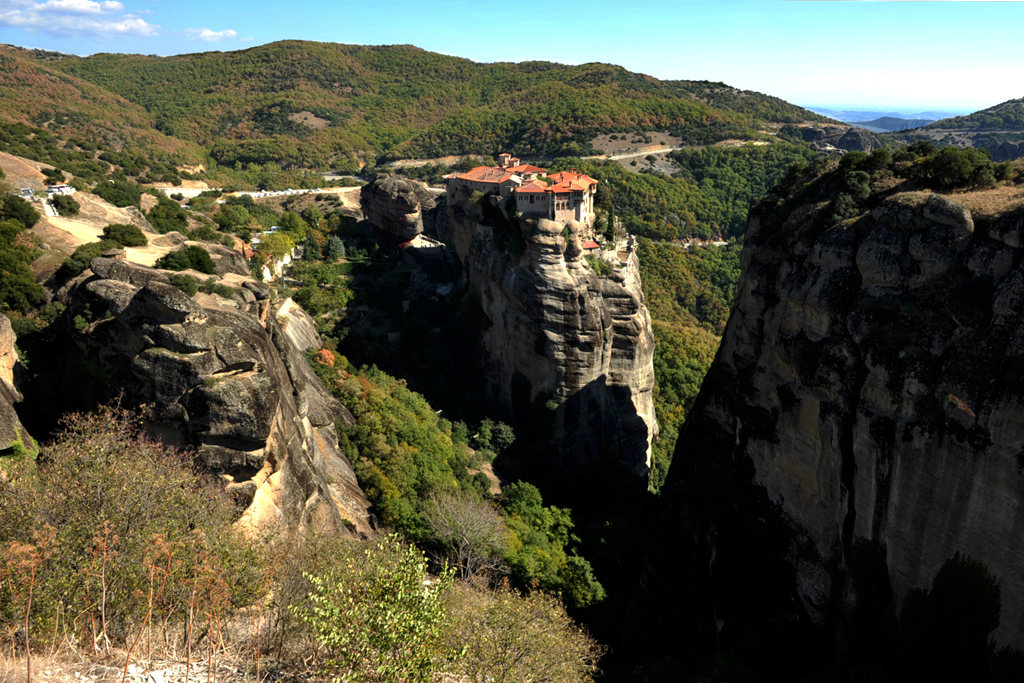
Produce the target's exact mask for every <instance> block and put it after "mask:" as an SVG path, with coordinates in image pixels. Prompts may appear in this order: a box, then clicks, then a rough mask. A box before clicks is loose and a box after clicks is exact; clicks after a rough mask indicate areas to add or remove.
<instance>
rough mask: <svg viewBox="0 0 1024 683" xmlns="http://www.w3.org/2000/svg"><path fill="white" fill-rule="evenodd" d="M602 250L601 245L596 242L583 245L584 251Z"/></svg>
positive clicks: (592, 241) (587, 242)
mask: <svg viewBox="0 0 1024 683" xmlns="http://www.w3.org/2000/svg"><path fill="white" fill-rule="evenodd" d="M600 248H601V245H600V244H598V243H597V242H595V241H594V240H587V241H586V242H584V243H583V251H594V250H595V249H600Z"/></svg>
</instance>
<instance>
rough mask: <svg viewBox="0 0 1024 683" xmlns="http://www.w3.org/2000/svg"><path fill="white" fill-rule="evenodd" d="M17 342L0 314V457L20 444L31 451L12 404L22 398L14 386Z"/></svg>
mask: <svg viewBox="0 0 1024 683" xmlns="http://www.w3.org/2000/svg"><path fill="white" fill-rule="evenodd" d="M15 341H17V339H16V337H15V334H14V329H12V328H11V321H10V320H8V319H7V316H5V315H3V314H2V313H0V455H4V454H6V453H7V452H11V451H13V449H14V448H16V445H17V444H21V446H22V448H24V449H25V450H26V451H32V450H33V449H34V445H33V442H32V437H31V436H29V433H28V431H26V430H25V427H24V426H23V425H22V424H21V420H20V419H19V418H18V414H17V413H16V412H15V411H14V404H15V403H20V402H21V399H22V396H21V392H20V391H18V389H17V387H16V386H15V381H14V373H15V369H16V367H17V365H18V353H17V351H16V350H15V348H14V343H15Z"/></svg>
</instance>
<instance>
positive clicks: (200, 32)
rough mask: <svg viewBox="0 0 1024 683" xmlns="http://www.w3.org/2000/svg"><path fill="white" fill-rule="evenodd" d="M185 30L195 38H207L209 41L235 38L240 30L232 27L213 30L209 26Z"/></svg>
mask: <svg viewBox="0 0 1024 683" xmlns="http://www.w3.org/2000/svg"><path fill="white" fill-rule="evenodd" d="M185 32H186V33H188V34H189V35H190V36H192V37H193V38H198V39H199V40H205V41H206V42H208V43H215V42H217V41H218V40H223V39H224V38H234V37H236V36H237V35H238V31H236V30H234V29H230V28H227V29H224V30H223V31H213V30H211V29H208V28H190V29H186V30H185Z"/></svg>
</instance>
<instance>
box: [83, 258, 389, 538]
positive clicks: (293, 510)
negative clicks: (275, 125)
mask: <svg viewBox="0 0 1024 683" xmlns="http://www.w3.org/2000/svg"><path fill="white" fill-rule="evenodd" d="M220 284H222V285H226V286H228V287H230V289H231V292H232V294H231V298H230V299H228V298H223V297H221V296H219V295H213V294H202V293H200V294H197V295H196V296H195V297H189V296H187V295H186V294H184V293H183V292H182V291H181V290H179V289H177V288H176V287H174V286H172V285H170V284H169V283H168V278H167V276H166V275H165V274H164V273H162V272H160V271H157V270H153V269H151V268H146V267H144V266H139V265H136V264H132V263H128V262H125V261H120V260H115V259H109V258H98V259H95V260H93V262H92V272H91V273H90V272H89V271H87V272H86V273H85V274H84V275H83V276H81V277H80V278H78V279H77V280H76V281H75V282H74V283H73V285H72V286H71V287H70V288H69V289H68V290H67V291H66V292H64V297H65V299H66V302H67V305H68V315H69V319H70V318H71V317H74V316H75V315H82V314H83V313H87V315H88V318H87V319H91V320H92V322H89V324H88V326H87V327H85V328H84V329H82V330H79V331H77V332H75V333H73V338H74V340H75V342H76V343H77V344H78V345H79V346H80V348H81V349H82V351H83V353H84V356H85V358H87V359H89V360H92V361H95V362H98V363H99V365H100V366H101V367H102V368H103V371H104V376H105V378H106V384H107V387H106V388H107V390H108V391H109V392H111V393H113V392H117V391H122V392H124V397H125V399H126V401H127V402H128V403H129V404H132V405H139V406H142V407H143V408H144V410H145V412H146V416H147V418H148V421H149V428H150V430H151V431H152V432H153V433H154V434H156V435H157V436H159V437H160V438H162V439H163V440H164V441H166V442H168V443H171V444H175V445H178V446H185V447H192V448H195V449H196V451H197V457H198V458H199V459H200V460H201V461H202V462H203V463H204V464H205V465H207V466H208V467H210V468H212V469H213V470H214V471H216V472H218V473H220V475H221V477H222V479H223V480H224V482H225V485H226V486H227V488H228V490H229V491H231V492H232V493H233V495H235V496H236V498H237V499H238V500H239V502H240V505H241V506H243V507H244V508H245V513H244V515H243V518H242V522H243V523H245V524H252V525H253V526H255V527H262V526H263V525H271V526H276V525H279V524H284V525H288V526H294V525H314V526H318V527H319V526H323V525H325V524H326V525H335V526H337V527H339V528H340V527H341V526H343V525H345V526H350V527H354V528H356V529H358V530H360V531H366V530H368V528H369V527H368V521H367V517H368V515H367V507H368V503H367V500H366V498H365V496H364V495H363V493H362V491H361V490H360V489H359V486H358V484H357V482H356V478H355V475H354V473H353V472H352V468H351V466H350V465H349V463H348V461H347V460H346V458H345V455H344V454H343V453H342V452H341V451H340V450H339V448H338V442H337V434H336V431H335V421H336V420H340V421H341V422H343V423H351V420H352V416H351V414H349V412H348V411H347V410H346V409H345V408H344V406H342V405H341V404H340V403H339V402H338V401H337V400H336V399H334V398H333V397H332V396H331V395H330V394H329V393H328V392H327V391H326V389H324V387H323V385H322V384H321V382H320V381H319V379H318V378H317V377H316V375H315V374H314V373H313V372H312V370H311V369H310V368H309V366H308V364H307V362H306V360H305V358H303V356H302V354H301V351H300V350H299V349H298V348H296V346H295V344H294V343H293V342H292V341H291V339H290V338H289V336H288V335H287V334H286V333H285V332H284V331H283V330H282V327H281V324H280V322H279V321H278V318H277V317H276V316H275V315H273V314H272V311H271V308H272V302H271V298H270V297H271V291H270V288H269V287H267V286H266V285H264V284H263V283H260V282H257V281H255V280H252V279H251V278H248V277H243V276H238V275H227V276H225V277H224V278H222V279H221V280H220ZM291 316H292V317H293V319H297V313H296V312H295V311H292V312H291ZM301 322H302V321H298V322H296V323H294V324H296V325H301ZM346 521H347V522H348V524H345V522H346Z"/></svg>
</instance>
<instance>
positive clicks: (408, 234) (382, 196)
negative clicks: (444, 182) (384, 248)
mask: <svg viewBox="0 0 1024 683" xmlns="http://www.w3.org/2000/svg"><path fill="white" fill-rule="evenodd" d="M359 199H360V203H361V204H362V208H363V215H364V216H365V218H366V220H367V221H368V222H369V223H370V225H372V226H373V228H374V229H375V230H376V231H377V232H378V233H379V234H382V235H384V236H387V237H389V238H391V239H392V240H394V241H395V242H408V241H409V240H411V239H412V238H414V237H416V235H419V234H420V233H421V232H423V214H424V213H425V212H428V211H430V210H431V209H433V208H434V207H435V205H436V201H435V198H434V194H433V193H432V192H431V191H430V190H428V189H427V188H426V187H425V186H424V185H423V184H422V183H417V182H415V181H413V180H409V179H407V178H402V177H399V176H394V175H389V176H384V177H381V178H378V179H377V180H374V181H373V182H372V183H367V184H366V185H364V186H363V189H362V190H361V192H360V198H359Z"/></svg>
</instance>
